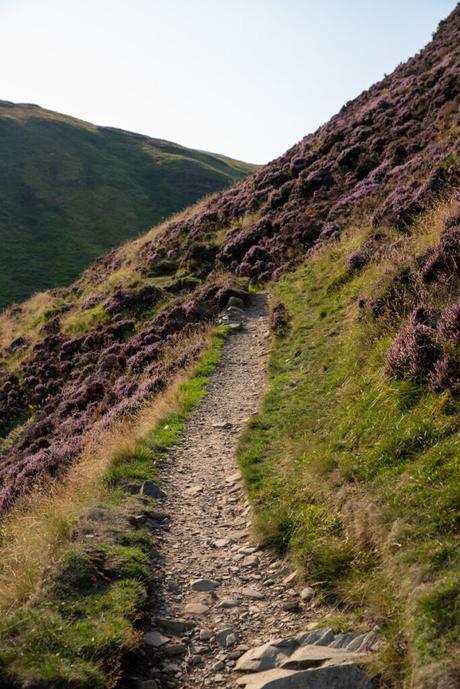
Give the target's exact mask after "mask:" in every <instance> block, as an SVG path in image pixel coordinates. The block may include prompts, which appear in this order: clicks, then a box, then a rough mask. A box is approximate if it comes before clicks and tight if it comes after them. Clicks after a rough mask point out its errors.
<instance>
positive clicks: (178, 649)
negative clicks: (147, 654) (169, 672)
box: [162, 644, 187, 658]
mask: <svg viewBox="0 0 460 689" xmlns="http://www.w3.org/2000/svg"><path fill="white" fill-rule="evenodd" d="M162 650H163V652H164V653H165V655H167V656H169V657H170V658H173V657H175V656H182V655H184V653H186V652H187V646H186V645H185V644H168V645H167V646H165V647H164V648H163V649H162Z"/></svg>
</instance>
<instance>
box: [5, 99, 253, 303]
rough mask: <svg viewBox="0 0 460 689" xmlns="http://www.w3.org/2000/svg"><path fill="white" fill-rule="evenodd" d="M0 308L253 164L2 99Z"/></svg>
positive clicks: (75, 271)
mask: <svg viewBox="0 0 460 689" xmlns="http://www.w3.org/2000/svg"><path fill="white" fill-rule="evenodd" d="M0 150H1V153H2V155H1V157H0V205H1V208H2V213H1V217H0V242H1V245H2V252H1V254H0V310H1V309H4V308H5V307H6V306H8V305H9V304H12V303H14V302H18V301H22V300H24V299H27V297H29V296H30V295H32V294H33V293H34V292H36V291H38V290H43V289H49V288H50V287H55V286H56V287H57V286H62V285H66V284H69V282H71V281H72V280H74V279H75V278H76V277H78V275H79V274H80V273H81V271H82V270H84V269H85V268H86V267H87V266H88V265H89V264H90V263H91V262H92V261H94V259H96V258H97V257H98V256H100V255H101V254H104V253H105V252H107V251H109V250H110V249H111V248H112V247H114V246H117V245H118V244H120V243H122V242H124V241H127V240H129V239H133V238H135V237H137V236H138V235H139V233H141V232H145V231H146V230H147V229H148V228H149V227H151V226H152V225H154V224H156V223H158V222H161V221H162V220H163V219H164V218H167V217H169V216H170V215H172V214H173V213H177V212H178V211H180V210H182V209H183V208H186V207H187V206H189V205H190V204H192V203H195V201H197V200H198V199H200V198H202V197H203V196H206V195H208V194H212V193H213V192H216V191H220V190H221V189H223V188H224V187H226V186H228V185H230V184H232V183H233V182H235V181H237V180H238V179H240V178H241V177H243V176H244V175H246V174H248V173H250V172H252V171H253V170H254V166H252V165H247V164H245V163H241V162H239V161H236V160H231V159H230V158H226V157H225V156H219V155H214V154H211V153H205V152H203V151H196V150H193V149H188V148H185V147H183V146H179V145H177V144H173V143H170V142H167V141H162V140H159V139H152V138H149V137H147V136H142V135H140V134H133V133H131V132H125V131H122V130H117V129H112V128H108V127H97V126H94V125H92V124H89V123H87V122H82V121H81V120H77V119H75V118H72V117H68V116H65V115H60V114H59V113H55V112H50V111H49V110H44V109H42V108H39V107H38V106H33V105H27V104H14V103H9V102H6V101H0Z"/></svg>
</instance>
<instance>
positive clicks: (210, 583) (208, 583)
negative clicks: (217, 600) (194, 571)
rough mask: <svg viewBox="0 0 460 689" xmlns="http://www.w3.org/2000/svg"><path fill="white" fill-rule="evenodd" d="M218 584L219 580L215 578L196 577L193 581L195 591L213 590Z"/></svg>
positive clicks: (192, 585)
mask: <svg viewBox="0 0 460 689" xmlns="http://www.w3.org/2000/svg"><path fill="white" fill-rule="evenodd" d="M218 586H219V582H218V581H214V580H213V579H195V581H192V583H191V587H192V589H193V591H213V590H214V589H216V588H217V587H218Z"/></svg>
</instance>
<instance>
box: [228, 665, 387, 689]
mask: <svg viewBox="0 0 460 689" xmlns="http://www.w3.org/2000/svg"><path fill="white" fill-rule="evenodd" d="M237 683H238V685H239V686H240V687H246V689H373V686H374V685H373V683H372V682H371V680H370V679H369V678H368V677H367V675H366V674H365V673H364V672H363V670H361V668H360V667H358V665H356V664H354V663H349V664H344V665H328V666H323V667H318V668H313V669H310V670H300V671H298V672H295V671H292V670H284V669H276V670H269V671H268V672H261V673H259V674H256V675H243V677H240V678H239V679H238V680H237Z"/></svg>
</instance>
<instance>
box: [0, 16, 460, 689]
mask: <svg viewBox="0 0 460 689" xmlns="http://www.w3.org/2000/svg"><path fill="white" fill-rule="evenodd" d="M459 134H460V6H457V8H456V9H455V10H454V11H453V12H452V13H451V15H450V16H449V17H448V18H447V19H446V20H444V21H443V22H441V24H440V27H439V29H438V31H437V32H436V33H435V34H434V36H433V40H432V41H431V42H430V43H429V44H428V45H427V46H426V47H425V48H424V49H423V50H422V51H420V52H419V53H418V54H417V55H416V56H415V57H414V58H411V59H410V60H409V61H408V62H406V63H405V64H403V65H400V66H399V67H398V68H397V69H396V70H395V71H394V72H393V73H392V74H391V75H389V76H387V77H385V78H384V79H383V80H382V81H381V82H379V83H378V84H376V85H374V86H372V87H371V88H370V89H368V90H367V91H365V92H363V93H362V94H361V95H360V96H358V98H356V99H355V100H354V101H352V102H351V103H349V104H347V105H346V106H345V107H344V108H343V109H342V110H341V111H340V113H338V114H337V115H335V116H334V117H333V118H332V119H331V120H330V121H329V122H328V123H326V124H325V125H323V126H322V127H320V128H319V129H318V130H317V131H316V132H314V133H312V134H309V135H307V136H306V137H305V138H304V139H302V141H300V142H299V143H298V144H296V145H295V146H293V147H292V148H290V149H289V150H288V151H287V152H286V153H285V154H283V155H282V156H280V157H279V158H277V159H276V160H275V161H273V162H271V163H269V164H268V165H266V166H264V167H262V168H260V169H258V170H257V171H256V172H255V173H253V174H252V175H251V176H249V177H247V178H245V179H244V180H241V181H238V182H237V183H236V184H235V185H233V186H232V187H230V188H229V189H226V190H225V191H223V192H220V193H219V194H216V195H214V196H212V197H211V198H205V199H203V200H202V201H200V202H198V203H197V204H196V205H195V206H192V207H189V208H187V209H186V210H185V211H183V212H181V213H179V214H178V215H177V216H176V217H174V218H172V219H170V220H168V221H166V222H165V223H163V224H162V225H159V226H157V227H154V228H153V229H152V230H151V231H150V232H148V233H147V234H145V235H143V236H141V237H139V238H138V239H137V240H136V241H134V242H131V243H127V244H125V245H123V246H121V247H119V248H115V249H113V250H112V251H111V252H110V253H108V254H106V255H104V256H102V257H101V258H100V259H98V260H97V261H96V262H94V263H93V264H92V265H90V266H89V267H88V268H87V269H86V270H85V272H84V273H83V274H82V275H81V276H80V278H79V279H78V280H77V281H76V282H75V283H73V284H72V285H70V286H69V287H67V288H64V289H56V290H52V291H51V292H45V293H43V294H37V295H35V296H34V297H33V298H32V299H31V300H29V301H27V302H24V303H23V304H21V305H15V306H13V307H11V308H9V309H7V310H6V311H5V312H4V314H3V315H1V316H0V347H1V351H2V355H1V359H0V402H1V405H0V431H1V436H2V440H1V445H0V511H1V512H2V513H3V514H4V515H7V514H15V510H16V509H20V505H21V504H22V501H24V500H25V499H27V496H30V495H33V494H34V491H35V490H36V487H37V485H39V484H40V485H41V484H42V483H44V484H45V485H46V484H47V482H53V481H55V482H56V481H57V482H59V481H60V480H62V479H64V478H65V476H66V475H68V473H69V472H71V471H72V469H73V467H76V466H77V467H78V462H79V459H80V458H81V456H82V455H84V453H85V451H87V447H88V446H89V442H90V439H91V438H92V437H94V435H98V434H103V433H106V432H110V429H111V428H112V427H114V428H115V427H117V428H118V427H119V426H118V425H121V426H122V427H123V424H128V423H129V420H130V419H132V418H136V416H137V415H138V414H140V413H141V411H142V409H143V408H144V407H145V405H153V406H154V405H155V404H156V403H157V401H158V404H160V402H161V396H162V394H163V393H165V391H167V390H168V389H169V388H170V385H171V381H172V380H174V379H175V377H176V376H179V375H181V373H183V372H184V371H189V370H190V367H192V366H193V365H194V364H196V362H198V361H199V359H200V357H202V356H203V354H204V352H205V350H206V348H207V347H208V346H209V342H208V340H207V339H206V338H207V337H208V336H209V332H211V331H213V330H214V327H215V323H216V319H217V318H218V316H219V313H220V312H221V310H222V309H223V308H225V307H226V305H227V304H228V303H229V299H230V298H231V297H236V298H237V299H238V300H241V302H243V303H248V302H249V301H250V298H251V295H252V294H253V293H254V292H257V291H259V290H260V289H264V290H266V291H267V292H269V293H270V295H271V299H272V310H271V314H270V322H271V329H272V346H273V351H272V355H271V360H270V366H269V373H268V375H269V380H268V389H267V392H266V394H265V395H264V397H263V400H262V406H261V410H260V413H259V414H258V415H257V416H255V417H254V419H251V420H250V421H249V422H248V424H247V427H246V428H245V430H244V432H243V437H242V440H241V443H240V445H239V449H238V457H239V460H240V464H241V467H242V470H243V475H244V478H245V482H246V486H247V488H248V491H249V497H250V499H251V502H252V504H253V506H254V513H255V528H256V530H257V533H258V536H259V538H260V541H261V542H262V543H263V544H265V545H269V546H270V547H271V548H272V549H273V550H274V551H275V552H276V553H277V555H278V556H279V557H280V558H287V561H288V562H289V563H290V564H292V565H293V566H295V567H296V568H298V570H299V572H300V573H301V575H302V576H303V577H304V578H305V580H306V582H307V583H308V584H309V585H310V584H311V585H313V584H314V585H315V587H316V588H317V595H318V601H320V602H321V603H326V604H327V605H331V606H332V607H335V609H336V616H335V619H333V620H332V621H331V628H333V633H334V634H336V633H339V632H344V633H346V632H348V631H349V630H350V629H354V628H355V627H356V626H358V627H359V628H366V629H372V628H374V627H376V626H377V627H379V630H380V631H381V634H382V637H383V639H384V642H383V644H382V648H381V650H379V653H378V654H377V655H376V656H375V662H374V664H373V668H374V673H375V676H376V677H377V678H378V681H379V682H380V684H381V686H382V687H385V689H387V687H391V689H396V688H397V689H401V687H404V689H406V688H407V689H447V688H448V689H451V688H453V687H456V685H457V684H458V677H459V673H460V668H459V665H458V658H456V651H457V646H458V633H459V631H460V630H459V625H458V616H457V615H456V611H457V610H458V601H459V597H460V589H459V586H458V573H459V572H460V569H459V568H460V561H459V558H458V512H459V507H460V503H459V495H458V485H459V483H458V481H457V480H456V479H457V477H458V475H459V473H458V437H459V433H460V428H459V426H458V418H459V416H458V414H459V411H460V409H459V398H458V391H459V390H460V345H459V342H460V325H459V323H460V317H459V314H460V305H459V297H460V272H459V265H460V252H459V248H458V247H459V246H460V243H459V237H460V205H459V204H460V198H459V196H458V192H459V186H460V185H459V183H460V144H459V141H460V138H459ZM241 302H238V303H239V304H241ZM192 382H193V381H192ZM174 428H176V426H174ZM181 428H182V427H181ZM160 431H161V432H164V433H166V432H168V433H169V432H170V425H169V423H166V424H165V425H164V426H161V427H160ZM154 442H156V441H154ZM160 445H161V444H160ZM154 447H156V445H155V444H154ZM161 447H163V445H161ZM168 447H169V446H168ZM155 452H156V450H155ZM159 455H161V456H163V455H162V453H161V452H160V453H159V454H158V453H157V454H155V453H154V456H155V463H159V462H160V459H158V456H159ZM150 456H151V455H150V454H149V453H148V452H146V449H145V447H144V446H143V445H142V444H141V445H140V446H139V447H137V446H135V447H134V449H131V450H129V452H127V453H125V454H124V455H123V457H124V460H123V461H124V462H125V463H123V461H121V460H119V459H114V465H113V466H112V467H111V469H110V476H111V482H109V487H110V489H111V490H112V489H113V490H115V491H119V492H118V493H117V496H118V497H117V498H116V499H118V500H120V503H121V505H122V506H123V505H125V502H124V498H123V495H122V494H123V486H124V485H125V484H126V483H127V482H128V480H133V481H135V482H136V481H137V483H138V484H139V483H140V482H141V481H143V480H145V478H147V477H146V476H145V464H144V463H143V462H144V460H145V457H150ZM115 457H117V455H116V454H115ZM117 461H121V468H119V467H118V464H117ZM129 467H131V469H132V471H133V473H130V469H129ZM136 472H137V473H136ZM102 492H103V491H102ZM120 495H122V497H121V498H120ZM427 505H433V509H427ZM132 516H133V515H131V514H130V518H132ZM99 556H100V553H99V554H98V557H99ZM142 571H143V572H145V570H142ZM142 576H143V579H142V581H144V578H145V574H143V575H142ZM72 595H75V594H74V593H72ZM73 609H74V608H72V610H73ZM69 614H70V613H69ZM127 615H128V614H127ZM127 615H126V618H124V619H125V620H126V619H127ZM72 619H73V618H72ZM53 624H54V623H53ZM56 624H57V623H56ZM72 624H73V622H72ZM126 624H127V625H128V627H129V629H130V630H131V632H132V630H133V627H132V626H129V623H128V622H126ZM70 626H72V625H70ZM331 633H332V632H331ZM7 638H9V637H8V636H7ZM121 645H122V644H121V642H120V646H119V647H118V648H120V647H121ZM90 647H91V644H90ZM104 648H105V647H104ZM0 649H1V646H0ZM104 652H107V649H106V648H105V651H104ZM1 657H2V656H1V654H0V658H1ZM4 657H5V658H6V657H7V656H4ZM66 657H67V656H66ZM88 657H91V658H93V656H92V655H91V654H90V652H88ZM104 657H105V656H104ZM16 661H17V659H16V660H15V662H16ZM5 662H6V661H5ZM34 662H35V660H34ZM37 662H38V661H37ZM62 662H63V663H64V666H65V667H64V666H63V667H64V669H62V668H61V669H59V672H61V670H62V672H63V673H64V674H65V672H70V670H69V666H68V665H65V662H64V660H63V661H62ZM66 662H67V661H66ZM69 662H70V660H69ZM16 667H17V665H16ZM37 667H38V665H34V671H37V672H38V670H36V668H37ZM56 672H58V670H56ZM153 679H154V678H152V680H153ZM56 681H57V680H56ZM85 689H86V687H85Z"/></svg>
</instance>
